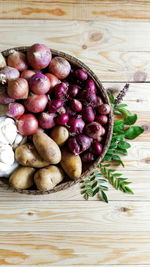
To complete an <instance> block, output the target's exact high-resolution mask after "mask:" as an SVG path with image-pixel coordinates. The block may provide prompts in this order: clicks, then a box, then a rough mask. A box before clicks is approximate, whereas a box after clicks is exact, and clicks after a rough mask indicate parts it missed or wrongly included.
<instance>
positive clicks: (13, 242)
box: [0, 231, 150, 267]
mask: <svg viewBox="0 0 150 267" xmlns="http://www.w3.org/2000/svg"><path fill="white" fill-rule="evenodd" d="M0 240H1V242H0V265H1V266H8V265H15V266H16V265H17V266H22V265H23V266H29V265H34V266H35V265H38V266H51V265H52V266H68V267H70V266H75V265H77V266H83V265H84V266H88V267H90V266H101V267H103V266H114V264H115V266H116V265H117V266H118V264H119V266H128V267H131V266H135V265H134V264H137V265H138V266H139V265H140V264H141V266H142V267H143V266H144V264H147V265H149V264H150V253H149V243H150V237H149V232H146V233H138V232H135V233H128V235H127V234H126V233H120V232H117V233H108V232H106V233H98V232H97V233H73V232H68V233H66V232H62V231H61V232H58V233H51V232H47V233H43V232H42V233H30V232H27V233H17V232H16V233H1V234H0ZM105 264H106V265H105ZM130 264H131V265H130ZM132 264H133V265H132ZM137 265H136V266H137Z"/></svg>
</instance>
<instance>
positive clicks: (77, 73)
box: [74, 69, 88, 81]
mask: <svg viewBox="0 0 150 267" xmlns="http://www.w3.org/2000/svg"><path fill="white" fill-rule="evenodd" d="M74 73H75V76H76V77H77V78H78V79H79V80H82V81H85V80H87V78H88V75H87V73H86V71H84V70H82V69H77V70H76V71H75V72H74Z"/></svg>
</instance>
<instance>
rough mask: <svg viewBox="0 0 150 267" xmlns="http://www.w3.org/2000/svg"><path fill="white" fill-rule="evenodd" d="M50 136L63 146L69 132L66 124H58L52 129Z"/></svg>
mask: <svg viewBox="0 0 150 267" xmlns="http://www.w3.org/2000/svg"><path fill="white" fill-rule="evenodd" d="M50 136H51V138H52V139H53V140H54V141H55V142H56V144H57V145H58V146H62V145H63V144H64V143H65V142H66V141H67V139H68V137H69V132H68V130H67V128H66V127H64V126H56V127H54V128H53V129H52V130H51V133H50Z"/></svg>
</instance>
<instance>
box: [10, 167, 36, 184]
mask: <svg viewBox="0 0 150 267" xmlns="http://www.w3.org/2000/svg"><path fill="white" fill-rule="evenodd" d="M34 172H35V169H34V168H30V167H18V168H17V169H16V170H15V171H14V172H13V174H12V175H11V176H10V178H9V184H10V185H11V186H12V187H13V188H16V189H28V188H30V187H31V186H32V185H33V176H34Z"/></svg>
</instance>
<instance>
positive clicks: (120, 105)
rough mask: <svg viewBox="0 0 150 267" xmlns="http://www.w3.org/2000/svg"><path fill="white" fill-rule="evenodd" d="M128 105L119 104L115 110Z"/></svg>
mask: <svg viewBox="0 0 150 267" xmlns="http://www.w3.org/2000/svg"><path fill="white" fill-rule="evenodd" d="M127 106H128V105H127V104H119V105H117V108H124V107H127Z"/></svg>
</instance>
